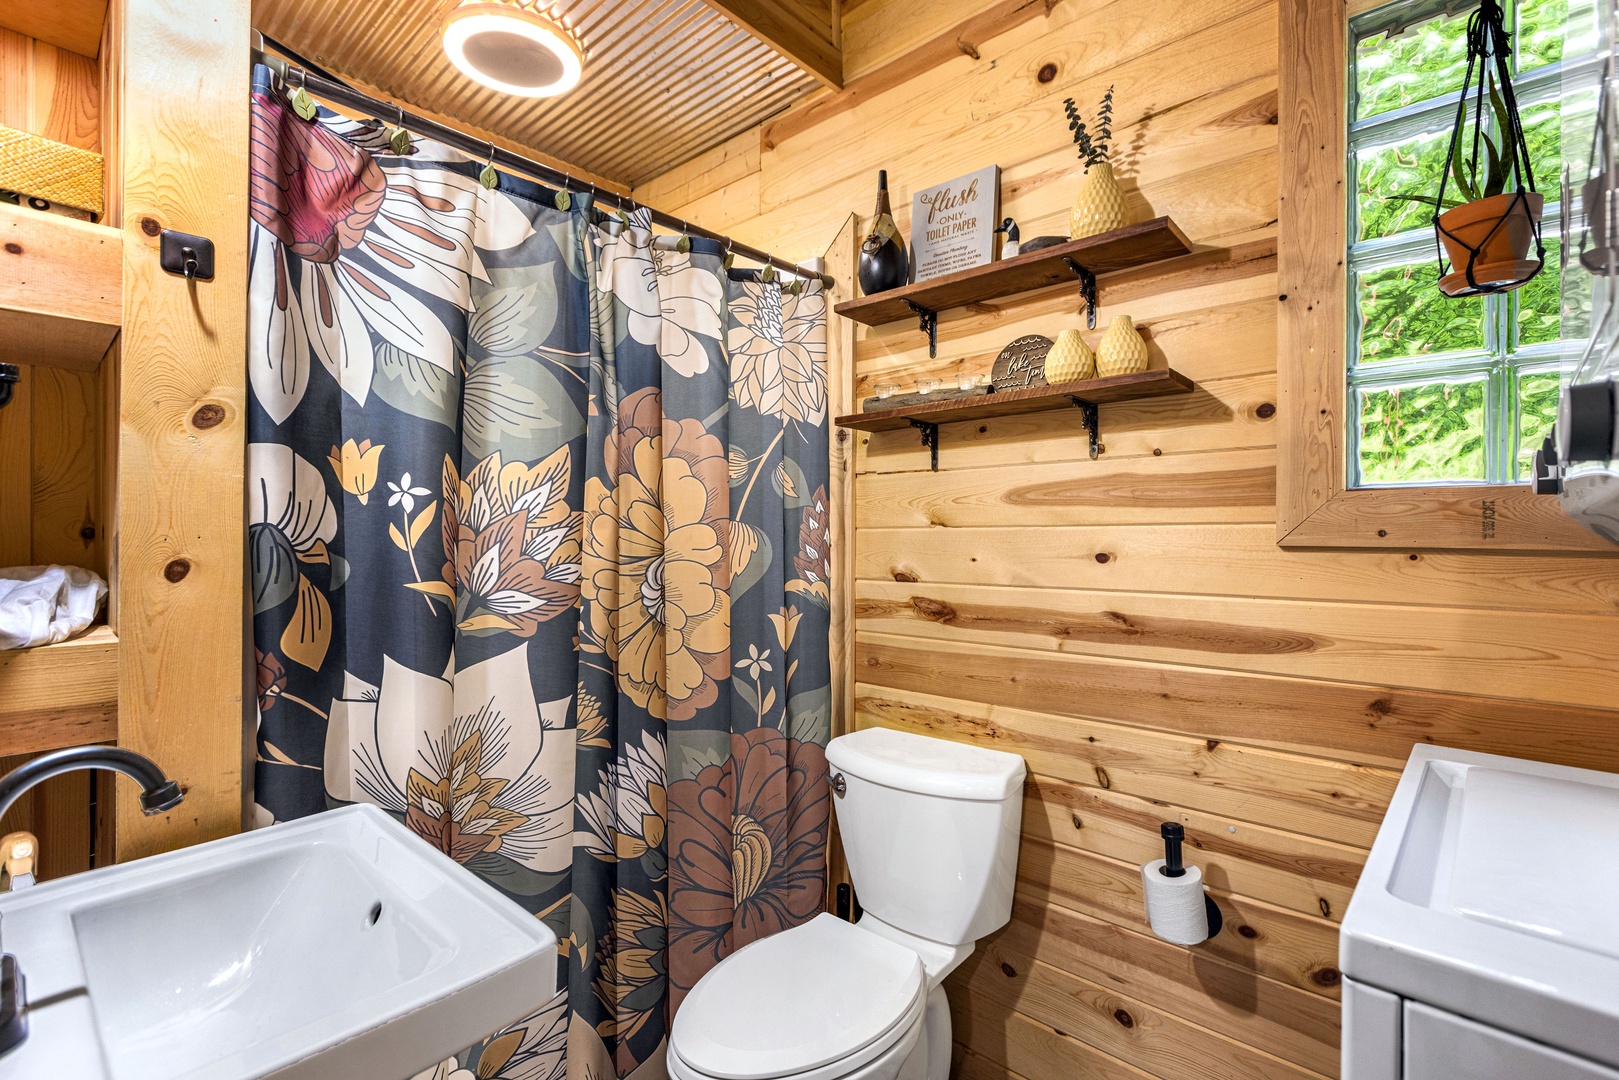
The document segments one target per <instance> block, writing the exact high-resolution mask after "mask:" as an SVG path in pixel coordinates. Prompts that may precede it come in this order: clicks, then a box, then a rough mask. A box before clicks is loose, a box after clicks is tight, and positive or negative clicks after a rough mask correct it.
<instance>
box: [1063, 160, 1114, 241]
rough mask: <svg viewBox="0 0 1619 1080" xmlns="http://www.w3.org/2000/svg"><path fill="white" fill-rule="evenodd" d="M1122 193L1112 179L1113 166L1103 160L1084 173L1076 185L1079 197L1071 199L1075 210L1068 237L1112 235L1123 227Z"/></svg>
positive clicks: (1069, 223) (1072, 238)
mask: <svg viewBox="0 0 1619 1080" xmlns="http://www.w3.org/2000/svg"><path fill="white" fill-rule="evenodd" d="M1124 214H1125V205H1124V193H1123V192H1122V191H1120V190H1119V182H1118V181H1117V180H1115V179H1114V178H1113V165H1112V163H1111V162H1107V161H1103V162H1099V163H1097V164H1095V165H1092V166H1091V167H1090V168H1088V169H1086V170H1085V178H1084V179H1083V180H1081V181H1080V182H1079V195H1078V196H1077V197H1076V198H1075V199H1074V210H1073V212H1072V213H1071V214H1069V215H1068V238H1069V239H1070V240H1078V239H1079V238H1080V237H1082V236H1095V235H1096V234H1097V233H1105V232H1111V231H1112V230H1114V229H1122V228H1124V224H1125V221H1124Z"/></svg>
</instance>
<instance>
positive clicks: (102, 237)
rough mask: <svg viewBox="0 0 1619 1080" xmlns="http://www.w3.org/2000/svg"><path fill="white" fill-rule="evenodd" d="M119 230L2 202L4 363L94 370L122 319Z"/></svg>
mask: <svg viewBox="0 0 1619 1080" xmlns="http://www.w3.org/2000/svg"><path fill="white" fill-rule="evenodd" d="M123 281H124V238H123V233H122V232H121V231H119V230H118V229H113V228H109V227H107V226H105V225H93V224H91V223H89V222H87V221H75V220H74V219H72V218H68V217H63V216H61V215H59V214H49V213H45V212H43V211H39V210H30V209H27V208H24V207H17V206H8V205H4V204H0V361H5V362H7V363H12V364H45V365H49V366H52V367H62V368H70V369H72V370H74V371H94V370H95V369H96V368H97V367H98V366H99V365H100V364H101V358H102V357H103V356H105V355H106V353H107V349H108V347H109V346H110V345H111V344H112V340H113V338H115V337H116V336H117V335H118V330H119V327H120V325H121V324H122V321H123V314H124V311H123V309H124V288H123Z"/></svg>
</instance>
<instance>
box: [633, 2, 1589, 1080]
mask: <svg viewBox="0 0 1619 1080" xmlns="http://www.w3.org/2000/svg"><path fill="white" fill-rule="evenodd" d="M846 12H847V16H848V19H847V22H846V24H845V30H846V33H845V49H846V55H847V58H848V67H847V71H848V74H849V76H850V80H849V84H848V86H847V88H846V89H845V90H844V91H842V92H841V94H832V93H822V94H820V95H818V96H817V97H815V98H813V99H811V100H810V101H809V102H808V103H806V104H805V105H803V106H800V107H798V108H796V109H795V110H793V111H792V112H789V113H786V114H784V115H782V116H780V117H778V118H776V119H774V120H772V121H771V122H769V123H767V124H766V125H764V126H763V127H762V128H760V129H758V130H756V131H754V132H750V133H748V134H746V135H743V136H741V137H739V138H737V139H734V140H732V141H730V142H729V143H727V144H725V145H723V146H721V147H719V148H717V149H716V150H714V151H712V152H710V153H709V154H706V155H704V156H703V157H702V158H699V159H697V160H696V161H693V162H691V163H688V164H687V165H684V166H682V167H680V168H678V169H675V170H673V171H672V172H671V173H669V174H667V175H665V176H663V177H660V178H658V179H657V180H655V181H653V182H651V183H649V184H647V185H644V186H643V187H642V188H639V189H637V192H636V196H637V198H638V199H642V200H644V201H646V202H648V203H650V204H651V205H654V206H657V207H658V208H659V209H664V210H668V211H671V212H674V213H677V214H680V215H681V216H684V217H687V218H689V219H690V220H693V221H699V222H702V223H703V224H704V225H707V226H709V227H711V228H717V229H720V230H723V231H725V232H727V233H729V234H730V235H731V236H733V237H734V238H736V239H738V240H743V241H745V242H747V243H750V244H756V245H759V246H761V247H765V248H768V249H770V250H773V251H775V252H777V253H779V254H781V255H784V256H789V257H793V258H806V257H810V256H813V255H817V254H820V253H822V252H823V251H825V250H826V249H827V248H828V246H829V245H830V244H831V243H832V242H833V239H834V237H835V236H836V235H837V233H838V230H839V229H840V228H841V227H842V226H843V224H844V223H845V221H846V219H847V215H848V214H849V212H850V211H851V210H853V211H857V212H859V213H868V212H869V210H870V204H871V200H872V196H873V192H874V190H875V182H876V172H877V170H878V169H879V168H886V169H888V170H889V180H890V184H891V185H892V186H893V187H894V188H895V191H894V196H895V198H894V205H895V209H896V210H897V211H898V214H897V215H896V216H897V217H898V218H899V224H900V226H901V228H902V229H905V228H907V227H908V218H909V202H910V192H911V190H912V189H913V188H914V187H920V186H926V185H929V184H932V183H936V182H939V181H942V180H946V179H949V178H950V177H952V176H957V175H960V174H962V173H965V172H968V171H970V170H972V169H976V168H979V167H981V166H984V165H987V164H991V163H998V164H1000V165H1001V167H1002V169H1003V174H1002V176H1003V180H1002V197H1003V201H1004V207H1005V211H1006V212H1007V213H1009V214H1011V215H1012V216H1014V217H1016V218H1017V219H1018V221H1019V223H1020V224H1021V225H1022V231H1023V236H1024V238H1025V239H1027V238H1030V237H1033V236H1036V235H1039V234H1042V233H1061V232H1064V231H1065V223H1066V217H1067V209H1068V204H1069V202H1070V200H1071V199H1072V197H1073V194H1074V192H1075V189H1076V186H1077V184H1078V180H1079V172H1078V169H1077V168H1076V160H1075V155H1074V152H1073V150H1072V148H1071V146H1070V145H1069V141H1068V132H1067V127H1066V124H1065V122H1064V119H1063V114H1062V101H1063V98H1064V97H1067V96H1074V97H1076V98H1078V99H1079V100H1080V101H1081V102H1083V103H1084V104H1085V105H1086V107H1087V108H1091V107H1094V103H1095V102H1096V101H1097V99H1098V98H1100V96H1101V94H1102V92H1103V91H1104V90H1106V88H1107V87H1108V86H1110V85H1113V86H1116V88H1117V89H1116V94H1117V99H1118V116H1119V123H1118V130H1117V146H1118V160H1119V171H1120V173H1121V175H1122V179H1123V182H1124V186H1125V188H1126V190H1127V193H1128V196H1129V198H1130V202H1131V204H1132V208H1133V211H1134V213H1135V214H1136V215H1137V216H1138V217H1143V218H1144V217H1147V216H1150V215H1155V214H1169V215H1172V216H1173V217H1174V218H1175V220H1176V221H1177V222H1179V223H1180V225H1181V226H1182V227H1183V228H1184V229H1185V230H1186V232H1187V233H1188V234H1189V236H1190V237H1191V238H1192V239H1193V240H1194V241H1196V242H1197V243H1199V244H1202V245H1208V246H1211V247H1218V248H1224V249H1227V250H1226V251H1224V252H1217V253H1215V254H1213V255H1209V256H1204V257H1200V258H1199V257H1194V258H1192V259H1190V260H1187V261H1186V262H1185V263H1184V264H1183V265H1180V266H1177V267H1174V268H1172V269H1171V270H1169V271H1167V272H1166V271H1152V272H1143V273H1138V274H1135V275H1133V276H1132V277H1130V278H1129V279H1127V280H1124V281H1120V282H1116V283H1115V284H1113V286H1112V287H1111V288H1109V289H1108V290H1107V291H1106V292H1105V294H1104V296H1103V304H1102V309H1101V311H1100V319H1101V325H1103V326H1106V325H1107V323H1108V321H1110V320H1111V319H1112V318H1113V317H1114V316H1116V315H1120V314H1128V315H1130V316H1132V317H1133V318H1134V319H1135V320H1136V321H1137V322H1139V323H1143V324H1145V325H1146V326H1147V327H1148V328H1149V330H1150V340H1151V344H1152V352H1153V354H1154V359H1155V362H1156V363H1159V364H1163V363H1170V364H1172V365H1173V366H1174V367H1176V368H1178V369H1179V370H1181V371H1183V372H1185V373H1186V374H1187V375H1189V376H1191V377H1192V378H1193V379H1195V380H1196V382H1197V384H1198V387H1199V389H1198V391H1197V392H1196V393H1195V394H1192V395H1189V396H1187V397H1185V398H1179V399H1175V400H1173V401H1159V402H1146V403H1140V404H1135V405H1129V406H1109V407H1104V408H1103V410H1102V425H1103V441H1104V443H1105V445H1106V452H1105V453H1104V454H1103V455H1102V456H1101V457H1100V458H1099V459H1098V460H1096V461H1091V460H1089V457H1088V454H1087V450H1086V441H1085V438H1084V436H1083V434H1082V432H1081V430H1080V428H1079V426H1078V422H1077V418H1076V417H1073V416H1067V415H1063V414H1057V413H1050V414H1042V415H1039V416H1027V417H1019V418H1013V419H1002V420H991V421H980V422H975V423H970V424H958V425H953V426H949V427H946V428H944V429H943V430H942V432H941V447H940V466H941V470H940V471H939V472H938V473H932V472H929V471H928V470H927V458H926V455H925V452H924V451H923V449H922V448H921V447H920V446H919V445H918V444H917V441H916V439H915V437H914V434H912V433H909V432H893V433H883V434H874V435H866V434H863V433H855V435H856V437H857V440H858V447H857V450H858V453H857V458H856V478H855V482H854V485H853V502H854V507H853V510H854V518H855V526H856V529H855V537H854V552H853V564H854V568H855V577H856V581H855V583H854V592H855V597H856V609H855V631H856V635H855V636H856V645H855V658H854V663H855V670H856V671H857V672H858V676H857V685H856V687H855V692H856V709H857V713H858V722H859V723H862V724H884V725H889V726H893V727H898V728H903V729H907V730H913V731H919V732H924V733H929V734H934V735H940V736H943V737H946V738H952V739H960V740H965V741H970V742H976V743H980V744H982V745H986V746H994V747H997V748H1000V749H1004V750H1011V751H1015V752H1018V753H1021V754H1022V755H1023V756H1024V757H1025V759H1026V760H1027V761H1028V763H1029V767H1030V770H1031V773H1032V775H1031V778H1030V780H1029V783H1028V786H1027V790H1026V800H1025V815H1024V826H1023V842H1022V848H1021V853H1020V861H1019V885H1018V893H1017V906H1016V911H1015V913H1014V917H1013V921H1012V923H1011V924H1010V926H1008V927H1007V928H1006V929H1005V930H1004V931H1002V932H1001V933H999V934H997V935H996V936H995V937H994V938H992V939H991V940H989V941H987V942H986V943H984V944H983V946H982V947H981V948H980V949H979V950H978V952H977V953H976V955H975V956H974V957H973V959H972V960H971V961H970V962H969V963H968V964H967V965H966V966H965V967H964V968H963V970H961V971H960V972H959V973H958V974H957V975H955V976H954V977H953V978H952V980H951V986H950V989H951V996H952V1001H953V1007H954V1010H955V1038H956V1042H957V1047H958V1055H957V1063H958V1069H959V1073H960V1075H961V1076H962V1077H964V1078H970V1080H991V1078H1000V1077H1005V1076H1008V1075H1016V1076H1021V1077H1026V1078H1027V1080H1068V1078H1070V1077H1073V1076H1099V1077H1108V1078H1115V1077H1117V1078H1125V1077H1136V1078H1139V1077H1144V1076H1145V1077H1159V1078H1163V1080H1203V1078H1209V1077H1214V1078H1230V1080H1237V1078H1252V1077H1266V1078H1297V1077H1309V1076H1336V1075H1337V1071H1338V1057H1337V1054H1338V1047H1337V1043H1338V1023H1339V1021H1338V1010H1339V1006H1338V999H1339V986H1338V982H1339V977H1338V972H1337V969H1336V964H1337V926H1338V923H1339V921H1340V920H1341V919H1342V917H1343V912H1344V907H1345V905H1346V903H1347V901H1348V899H1349V896H1350V892H1351V891H1352V889H1353V888H1354V885H1355V882H1356V878H1357V875H1358V873H1359V870H1360V867H1361V865H1362V863H1363V861H1364V859H1365V856H1366V851H1367V848H1368V846H1369V845H1370V843H1371V841H1372V838H1373V836H1374V835H1375V833H1376V830H1377V826H1378V823H1379V820H1380V818H1381V816H1382V814H1383V812H1384V810H1385V808H1386V806H1387V803H1388V800H1389V797H1390V795H1391V793H1392V791H1393V789H1394V785H1395V781H1396V779H1397V777H1398V775H1399V769H1400V767H1401V765H1402V764H1403V762H1404V760H1405V758H1406V756H1407V754H1408V752H1409V750H1410V748H1411V746H1412V744H1413V743H1414V742H1418V741H1421V742H1431V743H1437V744H1441V745H1448V746H1459V747H1465V748H1470V749H1477V750H1485V751H1493V752H1500V753H1509V754H1516V755H1519V756H1524V757H1531V758H1538V759H1542V760H1547V761H1556V762H1562V763H1567V764H1573V765H1582V766H1592V767H1597V768H1605V769H1619V710H1616V709H1615V708H1614V706H1616V705H1619V665H1616V664H1615V662H1614V653H1613V647H1612V643H1613V642H1614V641H1615V640H1619V559H1615V558H1612V557H1607V556H1592V557H1545V558H1537V557H1530V556H1489V555H1469V554H1461V553H1451V552H1443V551H1438V552H1435V551H1420V552H1419V551H1389V552H1368V551H1356V552H1328V551H1322V552H1285V551H1282V550H1280V549H1278V548H1277V546H1276V544H1275V518H1276V505H1275V503H1276V500H1275V471H1274V470H1275V453H1276V450H1275V420H1274V416H1275V412H1276V369H1277V363H1278V356H1277V340H1276V305H1277V298H1276V275H1275V254H1274V253H1275V239H1276V234H1275V228H1276V225H1275V222H1276V218H1277V210H1278V174H1277V127H1276V121H1277V79H1276V73H1277V46H1276V30H1277V9H1276V4H1275V0H1206V2H1204V3H1199V4H1188V3H1183V2H1179V0H1056V2H1055V3H1054V4H1052V5H1051V6H1050V8H1049V11H1048V8H1047V4H1046V3H1045V0H1035V3H1034V4H1033V5H1030V4H1026V3H1022V2H1020V0H1005V2H1003V3H1001V4H998V5H987V6H986V5H984V4H981V3H980V4H974V3H971V2H968V0H927V2H925V3H912V2H901V0H860V2H858V3H855V4H851V5H848V6H847V8H846ZM1077 311H1078V300H1077V297H1076V295H1075V293H1074V292H1072V291H1057V292H1048V293H1042V294H1035V295H1031V296H1026V297H1015V298H1010V299H1008V300H1006V301H997V302H995V303H990V304H982V305H976V306H974V307H973V308H971V309H969V310H963V311H956V312H951V313H948V314H946V315H945V316H943V317H942V318H941V320H940V324H939V358H938V359H937V360H936V361H930V360H929V359H928V356H927V349H926V344H925V342H924V340H923V338H922V336H921V335H920V334H919V333H917V331H916V330H915V328H914V326H909V325H902V324H896V325H893V326H889V327H883V328H878V329H867V328H864V327H861V328H858V331H857V334H856V337H855V367H856V373H855V377H856V382H857V386H856V388H855V396H856V397H859V396H861V395H863V394H865V393H869V387H870V385H871V383H872V382H873V381H874V380H875V379H876V378H878V377H883V378H893V377H895V376H898V377H899V379H900V380H901V381H902V382H908V381H910V380H911V379H913V378H915V377H916V376H918V375H922V374H941V375H944V376H945V377H946V378H949V377H950V376H951V375H953V374H954V373H955V372H957V371H960V370H975V371H981V370H987V369H988V367H989V365H990V362H991V360H992V358H993V356H994V354H995V352H996V351H998V350H999V348H1000V347H1001V346H1002V345H1004V344H1005V343H1006V342H1008V341H1010V340H1011V339H1012V338H1014V337H1017V336H1019V335H1021V334H1026V333H1031V332H1042V333H1045V334H1048V335H1052V336H1055V333H1056V331H1057V330H1059V329H1062V328H1063V327H1065V326H1076V325H1081V322H1080V319H1079V317H1078V316H1077V315H1076V312H1077ZM1171 818H1173V819H1177V820H1180V821H1182V822H1184V823H1185V825H1186V829H1187V834H1188V836H1189V837H1190V838H1191V840H1192V844H1193V849H1192V850H1193V853H1194V854H1193V858H1194V860H1195V861H1196V862H1198V863H1201V864H1202V865H1203V867H1204V871H1205V874H1206V876H1207V878H1208V880H1209V882H1210V885H1211V888H1212V891H1213V895H1214V896H1215V898H1216V899H1217V901H1218V902H1219V903H1220V905H1221V907H1222V908H1223V910H1224V912H1225V917H1226V930H1225V931H1224V932H1223V933H1222V934H1221V935H1220V937H1219V938H1218V939H1217V940H1215V941H1213V942H1211V943H1209V944H1207V945H1205V946H1202V947H1199V948H1196V949H1185V948H1180V947H1176V946H1173V945H1169V944H1166V943H1164V942H1162V941H1160V940H1159V939H1157V938H1155V937H1152V936H1150V935H1149V934H1148V933H1147V927H1146V924H1145V920H1144V916H1143V911H1142V904H1141V897H1140V879H1139V876H1138V874H1137V870H1136V865H1137V864H1138V863H1140V862H1143V861H1145V860H1147V859H1149V858H1152V857H1153V856H1154V853H1155V852H1156V851H1157V850H1158V846H1159V845H1158V841H1157V836H1156V834H1157V825H1158V823H1159V822H1160V821H1162V820H1167V819H1171Z"/></svg>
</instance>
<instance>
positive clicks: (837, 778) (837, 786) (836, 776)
mask: <svg viewBox="0 0 1619 1080" xmlns="http://www.w3.org/2000/svg"><path fill="white" fill-rule="evenodd" d="M826 782H827V783H828V784H831V785H832V794H834V795H836V796H837V797H838V798H840V799H841V798H843V793H844V792H845V791H847V790H849V785H848V784H847V783H846V782H845V781H844V779H843V774H842V773H833V774H831V775H830V776H828V777H827V778H826Z"/></svg>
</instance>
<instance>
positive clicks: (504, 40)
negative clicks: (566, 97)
mask: <svg viewBox="0 0 1619 1080" xmlns="http://www.w3.org/2000/svg"><path fill="white" fill-rule="evenodd" d="M444 54H445V55H446V56H448V57H449V58H450V63H452V64H454V65H455V66H456V67H457V68H458V69H460V71H461V73H462V74H463V75H465V76H466V77H467V78H469V79H472V80H473V81H475V82H479V83H482V84H483V85H484V86H487V87H489V88H490V89H491V90H498V91H500V92H501V93H503V94H512V95H515V96H517V97H534V98H539V97H555V96H557V95H558V94H565V93H567V92H568V91H569V90H572V89H573V88H574V87H575V86H577V85H578V84H579V76H580V75H581V74H582V72H583V70H584V58H585V46H584V43H583V42H582V41H580V39H579V35H578V34H576V33H575V32H574V30H573V27H572V26H570V25H569V24H568V21H567V19H566V18H565V17H563V16H561V15H559V14H558V13H557V10H556V8H555V7H552V8H550V9H545V8H542V7H540V6H538V5H537V4H534V3H502V2H499V0H462V3H461V6H460V7H457V8H455V9H454V10H452V11H451V12H450V13H449V15H447V16H445V19H444Z"/></svg>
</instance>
